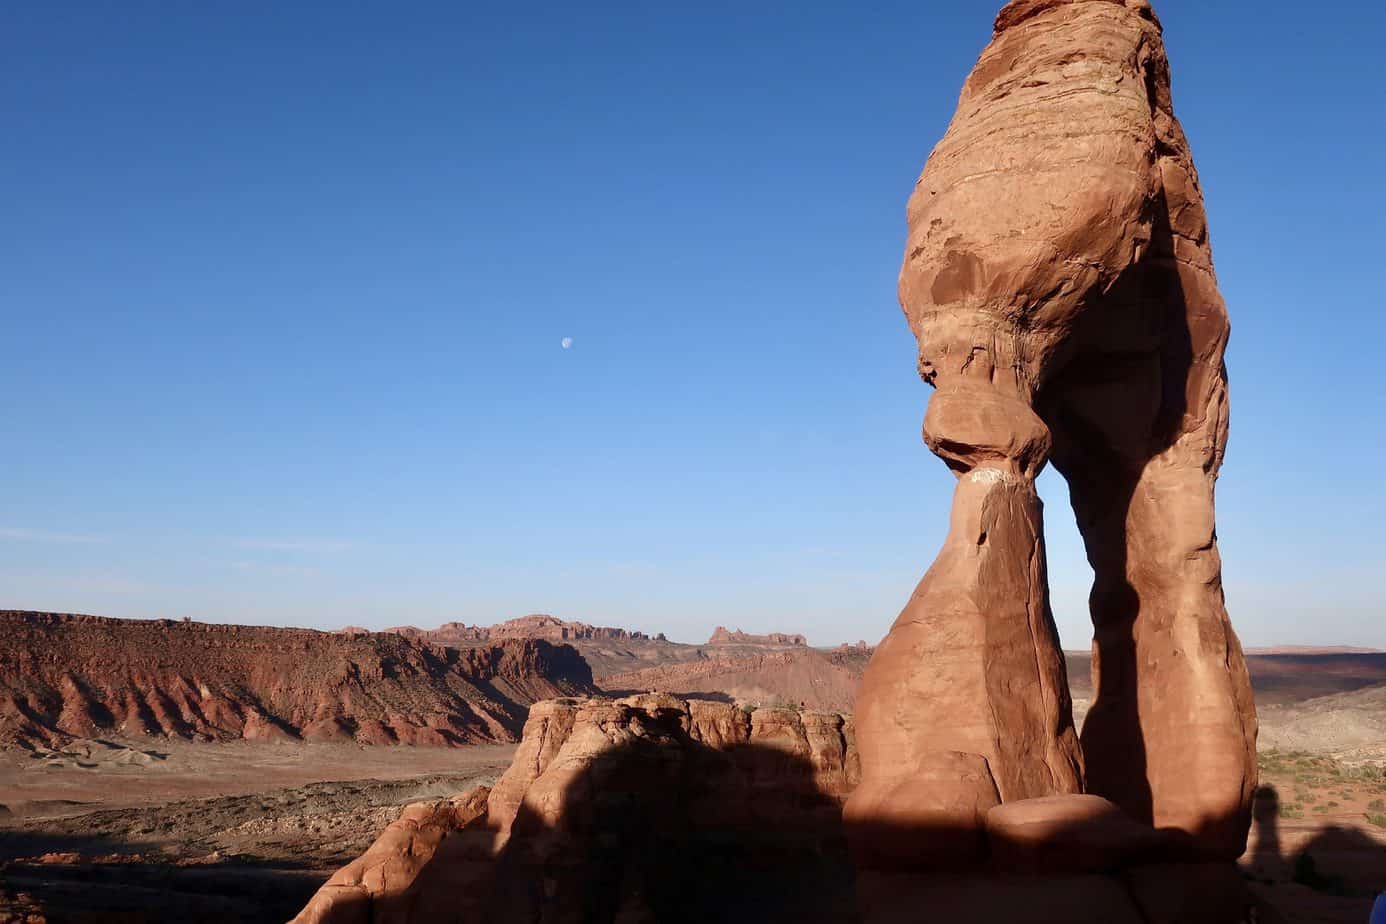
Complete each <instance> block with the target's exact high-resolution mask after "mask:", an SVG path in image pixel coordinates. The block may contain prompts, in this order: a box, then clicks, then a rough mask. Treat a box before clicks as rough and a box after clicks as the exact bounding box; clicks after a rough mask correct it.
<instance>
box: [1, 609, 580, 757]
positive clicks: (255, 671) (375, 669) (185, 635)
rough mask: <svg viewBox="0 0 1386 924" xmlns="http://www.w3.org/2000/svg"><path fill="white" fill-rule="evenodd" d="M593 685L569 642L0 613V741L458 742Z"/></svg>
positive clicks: (499, 729) (485, 738)
mask: <svg viewBox="0 0 1386 924" xmlns="http://www.w3.org/2000/svg"><path fill="white" fill-rule="evenodd" d="M595 691H596V688H595V687H594V686H593V685H592V672H591V669H590V668H589V667H588V666H587V664H586V662H585V661H583V659H582V657H581V656H580V655H579V654H578V653H577V652H576V651H575V650H573V649H572V648H570V647H568V646H560V645H553V644H550V643H549V642H545V641H538V640H508V641H505V642H498V643H495V644H491V645H485V646H481V647H478V648H472V649H468V650H465V651H459V650H456V649H451V648H443V647H439V646H435V645H428V644H425V643H422V642H417V641H411V640H407V639H404V638H400V637H399V636H395V635H388V634H368V635H351V636H348V635H340V634H336V633H329V632H314V631H311V630H307V629H280V628H272V627H268V626H225V625H208V624H205V623H197V622H190V621H173V620H126V619H105V618H101V617H97V616H74V615H64V614H56V613H32V612H13V611H4V612H0V745H5V744H15V745H19V746H22V747H38V746H53V745H58V744H61V743H63V742H67V741H70V740H72V739H74V738H89V737H94V736H101V735H124V736H130V737H172V738H183V739H187V740H193V741H212V740H231V739H238V738H243V739H247V740H269V741H274V740H305V741H344V742H345V741H352V742H356V743H358V744H382V745H383V744H414V745H438V746H449V745H461V744H471V743H479V742H490V741H514V740H516V738H517V736H518V734H519V732H520V730H521V727H522V725H523V723H524V721H525V715H526V710H527V709H528V707H529V705H530V703H533V702H535V701H536V700H539V699H544V698H548V697H553V696H561V695H586V694H591V693H594V692H595Z"/></svg>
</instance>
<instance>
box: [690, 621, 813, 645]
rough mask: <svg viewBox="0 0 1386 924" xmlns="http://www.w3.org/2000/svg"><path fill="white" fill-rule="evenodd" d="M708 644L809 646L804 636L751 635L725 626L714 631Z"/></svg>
mask: <svg viewBox="0 0 1386 924" xmlns="http://www.w3.org/2000/svg"><path fill="white" fill-rule="evenodd" d="M707 643H708V645H709V646H712V645H763V646H765V647H767V648H803V647H805V646H807V645H808V639H807V638H805V637H804V636H802V635H791V634H790V633H788V632H769V633H767V634H765V635H751V634H750V633H749V632H742V631H741V630H740V629H736V630H734V631H729V630H728V629H727V628H726V627H725V626H718V627H717V628H715V629H713V630H712V635H711V637H709V638H708V640H707Z"/></svg>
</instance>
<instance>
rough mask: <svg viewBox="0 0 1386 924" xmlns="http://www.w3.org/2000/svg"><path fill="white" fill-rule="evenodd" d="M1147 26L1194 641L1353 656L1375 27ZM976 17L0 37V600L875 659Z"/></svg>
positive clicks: (1367, 13)
mask: <svg viewBox="0 0 1386 924" xmlns="http://www.w3.org/2000/svg"><path fill="white" fill-rule="evenodd" d="M290 7H292V9H291V8H290ZM857 7H860V5H857ZM1158 8H1159V10H1160V13H1161V15H1162V17H1163V19H1164V21H1165V26H1166V40H1167V44H1168V47H1169V52H1170V56H1171V59H1172V64H1173V72H1174V77H1175V87H1174V91H1175V104H1176V108H1177V110H1178V113H1179V115H1180V116H1181V118H1182V120H1183V122H1184V125H1185V128H1186V130H1187V132H1188V134H1189V136H1190V139H1191V142H1192V144H1193V148H1194V155H1195V158H1196V160H1197V163H1198V166H1199V168H1200V171H1201V174H1202V178H1203V182H1204V186H1205V189H1206V193H1207V199H1208V208H1209V213H1210V220H1211V226H1212V233H1213V245H1214V256H1215V259H1216V262H1217V267H1218V271H1219V276H1220V279H1221V283H1222V287H1223V291H1224V294H1225V296H1226V298H1227V301H1228V303H1229V307H1230V310H1231V314H1232V321H1233V341H1232V346H1231V349H1230V351H1229V364H1230V367H1231V374H1232V387H1233V392H1232V395H1233V422H1232V443H1231V447H1230V451H1229V455H1228V461H1227V465H1226V467H1225V469H1224V472H1223V479H1222V481H1221V482H1220V485H1219V507H1220V509H1219V514H1220V537H1221V542H1222V551H1223V557H1224V561H1225V578H1226V586H1227V595H1228V602H1229V608H1230V610H1231V612H1232V615H1233V619H1234V622H1235V623H1236V625H1237V627H1238V629H1239V631H1240V633H1241V635H1242V638H1243V640H1244V642H1245V643H1247V644H1249V645H1265V644H1276V643H1289V642H1317V643H1351V644H1362V645H1374V646H1381V647H1386V620H1383V619H1382V618H1381V616H1382V610H1383V602H1386V594H1384V593H1383V591H1382V588H1381V575H1382V572H1383V570H1384V567H1386V562H1383V554H1382V550H1383V543H1382V540H1381V537H1380V535H1379V531H1378V529H1379V527H1378V524H1379V523H1380V522H1381V521H1382V520H1383V518H1386V502H1383V492H1382V490H1381V488H1380V480H1379V477H1378V475H1377V473H1376V467H1377V466H1378V465H1379V463H1380V459H1381V458H1382V457H1383V449H1386V446H1383V438H1382V424H1383V412H1382V410H1381V404H1382V400H1383V396H1386V389H1384V388H1383V378H1384V377H1383V374H1382V371H1381V367H1380V359H1379V355H1378V354H1379V352H1380V344H1381V342H1382V337H1383V333H1386V331H1383V326H1386V322H1383V312H1382V296H1381V292H1382V284H1381V281H1380V265H1381V250H1382V246H1383V243H1386V227H1383V223H1384V222H1386V219H1383V215H1386V181H1384V180H1383V178H1382V172H1381V163H1382V160H1381V158H1382V154H1381V152H1382V146H1383V142H1386V137H1384V136H1386V111H1384V110H1386V107H1383V104H1382V102H1381V95H1380V88H1381V85H1382V78H1383V76H1386V75H1383V65H1382V63H1381V59H1380V56H1379V55H1376V54H1374V53H1372V52H1371V50H1370V48H1369V47H1366V46H1365V45H1364V43H1365V42H1368V40H1366V39H1363V38H1362V37H1363V36H1371V35H1377V34H1380V33H1381V32H1382V31H1383V30H1386V10H1383V7H1382V6H1381V5H1380V4H1377V3H1368V2H1365V0H1362V2H1345V3H1339V4H1325V5H1321V6H1319V7H1317V8H1315V10H1314V11H1313V14H1312V15H1306V13H1305V10H1304V7H1303V5H1302V4H1298V3H1290V2H1285V0H1279V2H1268V3H1262V4H1258V5H1257V9H1256V11H1255V13H1254V15H1253V14H1248V13H1247V12H1246V11H1245V9H1244V8H1243V7H1242V6H1241V5H1240V4H1230V3H1217V4H1210V3H1207V2H1203V0H1198V2H1195V0H1165V2H1163V3H1159V4H1158ZM993 13H994V9H993V8H992V6H991V4H982V3H974V2H966V3H964V2H958V3H952V4H926V3H918V2H914V3H905V2H895V0H887V2H882V3H875V4H869V5H867V8H866V9H861V8H855V7H854V6H853V5H849V4H828V3H816V2H810V3H799V4H793V5H790V4H743V3H721V2H713V3H710V4H696V5H692V6H687V5H685V6H682V7H671V6H669V5H667V4H664V5H658V4H657V5H648V4H641V5H637V4H624V3H596V4H566V3H564V4H559V3H552V4H549V3H543V4H531V5H527V6H513V5H512V6H511V7H510V8H507V9H503V8H502V7H501V6H500V5H482V4H437V5H430V4H418V5H411V7H410V8H409V11H408V14H407V15H405V14H402V13H401V11H400V10H399V8H397V7H396V6H395V5H387V4H371V3H352V4H325V3H324V4H311V3H308V4H271V3H246V4H234V5H223V6H220V7H217V8H212V7H209V6H208V5H205V4H191V5H182V6H178V5H174V6H170V5H168V4H153V3H132V4H119V5H111V4H94V3H70V4H40V5H31V7H30V8H20V7H13V8H11V9H8V10H6V11H5V12H4V13H3V14H0V17H2V18H3V20H4V22H3V28H0V61H3V64H0V75H3V76H2V77H0V112H2V113H3V117H4V121H5V128H6V130H5V142H4V145H3V149H0V150H2V151H3V153H0V168H2V169H0V193H3V201H4V208H3V212H2V213H0V214H2V215H3V217H0V248H3V251H2V252H3V253H4V255H5V258H4V267H5V269H4V271H3V273H0V317H3V322H4V323H3V331H4V346H5V362H4V363H3V364H0V395H3V397H2V398H0V442H2V443H3V447H4V449H3V453H2V454H0V459H3V461H0V606H14V607H25V608H38V609H54V610H69V611H80V612H93V613H100V614H106V615H116V616H142V617H153V616H183V615H187V616H191V617H193V618H196V619H206V620H216V621H233V622H250V623H277V624H289V625H305V626H317V627H334V626H339V625H344V624H348V623H359V624H364V625H367V626H372V627H383V626H387V625H393V624H399V623H415V624H420V625H433V624H436V623H438V622H441V621H444V620H451V619H460V620H464V621H467V622H493V621H496V620H499V619H503V618H508V617H511V616H516V615H521V614H524V613H528V612H552V613H555V614H558V615H561V616H565V617H568V618H575V619H583V620H586V621H589V622H597V623H601V624H615V625H629V626H632V627H635V628H641V629H645V630H648V631H665V632H667V633H669V635H670V636H671V637H673V638H678V639H687V640H701V639H702V638H703V637H705V636H706V635H707V633H708V632H710V631H711V629H712V627H713V626H714V625H717V624H726V625H731V626H741V627H744V628H746V629H748V630H771V629H784V630H793V631H803V632H806V633H808V634H809V636H810V638H811V639H812V640H813V641H815V642H822V643H829V642H837V641H842V640H848V639H851V640H855V639H858V638H865V639H868V640H870V641H875V640H876V639H877V638H879V637H880V636H881V635H882V634H883V633H884V632H885V630H886V628H887V627H888V626H889V623H890V622H891V620H893V618H894V617H895V615H896V613H897V612H898V610H899V608H900V606H901V605H902V604H903V603H904V601H905V600H906V598H907V597H908V595H909V593H910V591H911V589H912V587H913V585H914V583H915V582H916V580H917V579H918V577H919V575H920V574H922V573H923V571H924V569H925V568H926V567H927V566H928V565H929V563H930V562H931V561H932V559H933V557H934V554H935V552H936V551H937V549H938V546H939V544H940V543H941V541H942V538H943V533H944V530H945V527H946V522H947V505H948V502H949V495H950V491H951V484H952V476H951V475H949V474H948V472H947V471H946V469H945V468H944V466H943V465H942V464H941V463H940V462H938V461H937V460H936V459H934V458H933V457H932V456H930V455H929V453H928V451H927V450H926V449H925V447H924V446H923V444H922V443H921V441H920V438H919V425H920V421H921V418H922V415H923V411H924V406H925V402H926V400H927V397H928V390H927V388H926V387H925V386H924V385H923V384H922V383H921V382H920V381H919V380H918V378H917V377H916V375H915V371H914V346H913V341H912V339H911V337H910V335H909V332H908V330H907V329H906V326H905V323H904V321H903V318H902V316H901V314H900V312H899V309H898V307H897V304H896V301H895V281H896V275H897V272H898V267H899V261H900V255H901V248H902V246H903V241H904V230H905V229H904V205H905V200H906V197H907V196H908V194H909V191H910V188H911V186H912V185H913V182H914V180H915V178H916V176H917V175H918V172H919V170H920V168H921V166H922V164H923V162H924V159H925V157H926V156H927V154H928V151H929V149H930V148H931V147H932V146H933V144H934V143H935V142H936V141H937V140H938V138H939V137H940V136H941V135H942V133H943V131H944V129H945V128H946V126H947V122H948V119H949V118H950V117H951V115H952V111H953V107H954V104H955V102H956V99H957V93H958V90H959V87H960V86H961V83H962V80H963V78H964V77H965V75H966V74H967V71H968V69H969V68H970V67H971V65H972V63H973V61H974V60H975V58H976V55H977V53H978V52H979V51H980V50H981V48H982V46H983V45H984V44H985V43H986V41H987V39H988V37H989V34H990V20H991V16H992V14H993ZM564 337H571V338H572V344H571V348H570V349H566V350H565V349H563V348H562V347H561V345H560V341H561V340H562V338H564ZM1042 491H1043V493H1044V496H1045V498H1046V501H1047V505H1048V506H1047V514H1048V525H1049V535H1050V568H1051V580H1052V584H1053V588H1054V608H1055V612H1056V617H1057V619H1058V621H1059V625H1060V630H1061V634H1062V635H1063V639H1064V642H1065V644H1066V645H1067V646H1069V647H1085V646H1086V645H1087V640H1088V638H1089V630H1088V625H1087V617H1086V604H1085V600H1086V593H1087V585H1088V580H1089V573H1088V570H1087V566H1086V563H1085V562H1084V560H1083V557H1082V553H1081V546H1080V545H1079V543H1078V539H1077V535H1076V531H1075V530H1074V529H1073V527H1072V526H1071V519H1072V517H1071V513H1070V511H1069V509H1068V501H1067V496H1066V493H1065V490H1064V486H1063V482H1062V480H1061V479H1059V478H1058V477H1057V476H1055V475H1054V474H1053V473H1052V472H1051V473H1047V474H1046V475H1045V476H1044V478H1043V479H1042Z"/></svg>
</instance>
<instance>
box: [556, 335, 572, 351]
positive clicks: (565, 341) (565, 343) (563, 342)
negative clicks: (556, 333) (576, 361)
mask: <svg viewBox="0 0 1386 924" xmlns="http://www.w3.org/2000/svg"><path fill="white" fill-rule="evenodd" d="M558 345H559V346H561V347H563V349H565V350H566V349H568V348H569V347H571V346H572V345H573V338H572V337H564V338H563V339H562V340H560V341H558Z"/></svg>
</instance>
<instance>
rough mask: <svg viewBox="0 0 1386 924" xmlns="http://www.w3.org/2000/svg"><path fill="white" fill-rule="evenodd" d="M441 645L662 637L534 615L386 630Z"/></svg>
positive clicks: (398, 627) (660, 638)
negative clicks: (472, 623) (491, 622)
mask: <svg viewBox="0 0 1386 924" xmlns="http://www.w3.org/2000/svg"><path fill="white" fill-rule="evenodd" d="M385 631H386V632H394V633H396V634H398V635H403V636H405V637H406V638H417V639H423V640H425V641H430V642H434V643H436V644H440V645H454V646H458V645H461V646H466V645H472V644H476V643H478V642H497V641H502V640H505V639H515V638H541V639H544V640H545V641H550V642H590V641H617V642H642V641H661V640H663V638H664V636H663V634H662V633H661V634H660V635H658V636H655V637H653V638H652V637H651V636H649V635H646V634H645V633H644V632H636V631H633V630H630V629H618V628H614V627H612V626H589V625H588V624H587V623H585V622H569V621H567V620H563V619H559V618H558V617H556V616H545V615H534V616H520V617H518V618H516V619H508V620H506V621H505V622H501V623H497V624H496V625H494V626H469V625H467V624H466V623H461V622H445V623H443V624H442V625H441V626H439V627H438V628H436V629H418V628H415V627H414V626H393V627H391V628H389V629H386V630H385Z"/></svg>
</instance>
